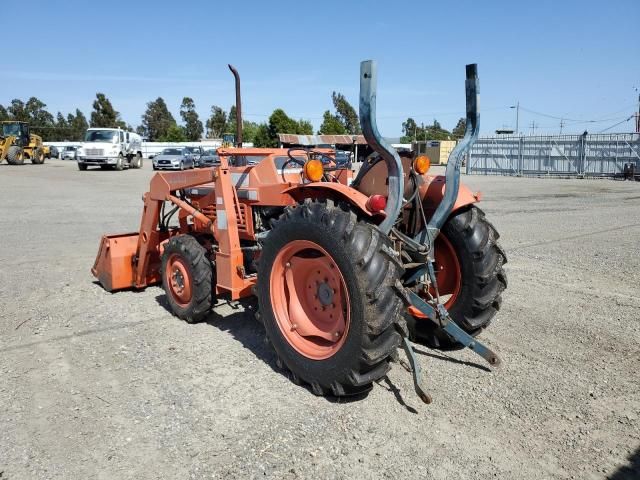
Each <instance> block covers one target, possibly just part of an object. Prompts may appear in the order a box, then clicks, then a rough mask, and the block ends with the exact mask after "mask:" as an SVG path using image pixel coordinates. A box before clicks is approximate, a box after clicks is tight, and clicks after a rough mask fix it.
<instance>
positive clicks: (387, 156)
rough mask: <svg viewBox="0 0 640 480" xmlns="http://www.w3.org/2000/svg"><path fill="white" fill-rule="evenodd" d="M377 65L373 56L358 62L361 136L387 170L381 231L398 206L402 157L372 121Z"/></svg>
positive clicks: (394, 216) (385, 229) (392, 220)
mask: <svg viewBox="0 0 640 480" xmlns="http://www.w3.org/2000/svg"><path fill="white" fill-rule="evenodd" d="M377 83H378V66H377V64H376V62H375V61H373V60H365V61H364V62H361V63H360V126H361V128H362V133H363V135H364V138H365V140H366V141H367V143H368V144H369V146H370V147H371V148H373V150H374V151H376V152H377V153H378V154H380V156H381V157H382V158H383V159H384V161H385V163H386V164H387V170H388V172H389V195H388V197H387V207H386V208H385V212H386V214H387V216H386V217H385V219H384V220H383V221H382V223H380V225H378V228H380V230H382V231H383V232H384V233H385V234H388V233H389V232H390V231H391V228H392V227H393V225H394V224H395V222H396V220H397V218H398V215H399V214H400V209H401V208H402V193H403V189H404V185H403V182H402V179H403V174H402V161H401V160H400V156H399V155H398V152H396V150H395V149H394V148H392V147H391V145H389V144H388V143H387V142H386V141H385V139H384V138H382V136H381V135H380V132H379V131H378V126H377V124H376V91H377Z"/></svg>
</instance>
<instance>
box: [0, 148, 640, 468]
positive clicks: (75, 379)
mask: <svg viewBox="0 0 640 480" xmlns="http://www.w3.org/2000/svg"><path fill="white" fill-rule="evenodd" d="M151 175H152V172H151V165H150V162H149V161H147V162H146V163H145V167H144V169H142V170H130V171H124V172H115V171H113V172H112V171H104V172H103V171H100V170H90V171H87V172H79V171H78V170H77V168H76V166H75V164H74V163H73V162H62V161H57V160H51V161H47V163H45V164H44V165H42V166H34V165H25V166H23V167H10V166H8V165H6V164H3V165H0V192H1V198H2V202H1V203H0V245H1V246H2V248H0V375H1V377H2V382H1V383H0V405H2V409H1V411H0V477H1V478H2V479H3V480H4V479H23V478H55V479H60V478H70V479H78V478H83V479H92V478H105V479H113V478H135V479H147V478H243V479H244V478H273V479H296V478H309V477H315V478H327V479H332V478H336V479H339V478H362V479H365V478H399V477H403V478H428V479H452V478H464V479H467V478H470V479H486V478H490V477H493V478H503V479H516V478H517V479H535V480H540V479H546V478H559V479H569V478H576V479H603V478H614V479H618V480H619V479H622V478H636V479H637V478H640V428H639V423H640V422H639V416H640V413H639V412H640V380H639V375H638V365H639V361H640V321H639V317H640V315H639V314H640V293H639V291H638V287H639V285H640V273H639V271H638V264H639V257H638V246H639V241H638V236H639V234H640V209H639V208H638V204H639V201H640V183H629V182H618V181H608V180H553V179H525V178H507V177H466V178H465V179H464V181H465V182H467V183H468V184H469V185H470V186H471V187H472V188H473V189H475V190H481V191H482V192H483V193H484V199H483V202H482V208H483V209H484V210H485V211H486V212H487V216H488V218H489V219H490V220H491V221H492V222H493V223H494V224H495V225H496V227H497V228H498V230H499V231H500V232H501V234H502V245H503V246H504V248H505V250H506V252H507V255H508V257H509V263H508V265H507V267H508V268H507V273H508V276H509V288H508V290H507V291H506V292H505V295H504V303H503V308H502V310H501V311H500V313H499V315H498V316H497V318H496V320H495V321H494V323H493V324H492V326H491V327H490V328H489V330H488V331H486V332H485V333H484V334H483V337H482V338H483V339H484V340H485V341H486V342H487V343H488V344H489V345H490V346H492V347H494V348H495V349H496V350H497V351H498V352H499V353H500V354H501V355H502V358H503V361H504V367H503V368H502V369H501V370H499V371H497V372H489V371H487V370H486V369H485V368H484V367H483V366H482V362H480V361H479V360H480V359H479V357H476V356H475V355H474V354H473V353H471V352H470V351H461V352H453V353H446V354H444V353H441V352H436V351H430V350H427V349H426V348H423V349H422V352H423V353H422V354H421V355H419V357H420V361H421V363H422V366H423V370H424V371H425V374H426V376H427V384H428V388H429V391H430V392H431V394H432V395H433V397H434V403H433V404H431V405H428V406H427V405H424V404H422V403H421V402H420V401H419V400H418V398H417V397H416V395H415V394H414V392H413V389H412V379H411V375H410V374H409V373H408V372H407V371H406V370H404V369H403V368H402V366H401V365H399V364H395V366H394V367H393V369H392V370H391V372H390V373H389V375H388V378H386V379H384V380H383V381H381V382H379V384H376V385H375V386H374V388H373V390H372V391H371V393H370V394H369V395H368V396H367V397H365V398H362V399H358V400H355V401H349V402H345V401H336V400H332V399H325V398H319V397H316V396H314V395H313V394H312V393H311V392H310V391H309V390H307V389H305V388H303V387H299V386H296V385H295V384H294V383H292V382H291V380H290V379H289V378H288V377H287V376H286V374H284V373H283V372H281V371H280V370H279V369H278V368H277V366H276V362H275V357H274V354H273V353H272V351H271V349H270V348H269V346H268V345H265V343H264V340H263V339H264V330H263V329H262V327H261V326H260V325H259V324H258V323H257V322H256V321H255V320H254V319H253V315H252V314H251V312H250V311H248V312H245V310H244V309H243V307H241V306H239V307H235V308H234V307H232V306H230V305H228V304H224V305H220V306H219V307H217V309H216V312H215V314H213V315H211V317H210V318H209V320H208V321H207V322H205V323H201V324H198V325H188V324H186V323H184V322H181V321H179V320H177V319H176V318H174V317H173V316H172V315H171V314H170V313H169V312H168V311H167V310H166V308H165V302H164V299H163V292H162V290H161V289H160V288H158V287H153V288H148V289H146V290H145V291H142V292H122V293H117V294H109V293H106V292H105V291H104V290H102V288H100V287H99V286H98V285H97V284H95V283H94V279H93V277H92V276H91V275H90V273H89V269H90V267H91V265H92V264H93V260H94V258H95V254H96V251H97V248H98V241H99V239H100V235H101V234H102V233H105V232H109V233H116V232H126V231H134V230H137V228H138V225H139V220H140V214H141V210H142V203H141V200H140V197H141V194H142V193H143V191H145V189H146V187H147V185H148V181H149V179H150V177H151Z"/></svg>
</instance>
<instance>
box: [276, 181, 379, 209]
mask: <svg viewBox="0 0 640 480" xmlns="http://www.w3.org/2000/svg"><path fill="white" fill-rule="evenodd" d="M282 193H286V194H288V195H289V196H291V197H292V198H293V199H294V200H296V201H302V200H303V199H305V198H332V199H340V200H345V201H346V202H349V203H350V204H352V205H354V206H355V207H356V208H357V209H358V210H360V211H361V212H362V213H363V214H364V215H366V216H367V217H374V216H375V217H379V218H384V216H385V215H384V213H382V212H381V213H377V214H374V213H372V212H371V211H370V210H369V209H368V208H367V200H369V197H368V196H367V195H365V194H363V193H360V192H359V191H357V190H356V189H354V188H351V187H347V186H346V185H344V184H342V183H337V182H313V183H307V184H304V185H296V186H294V187H290V188H287V189H285V190H283V191H282Z"/></svg>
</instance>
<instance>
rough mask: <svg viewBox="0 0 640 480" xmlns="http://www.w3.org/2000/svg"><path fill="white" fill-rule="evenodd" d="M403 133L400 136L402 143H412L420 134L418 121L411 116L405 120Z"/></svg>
mask: <svg viewBox="0 0 640 480" xmlns="http://www.w3.org/2000/svg"><path fill="white" fill-rule="evenodd" d="M402 133H404V135H403V136H402V137H400V143H411V142H413V141H414V140H415V139H416V138H417V136H418V125H417V124H416V121H415V120H414V119H413V118H411V117H409V118H407V120H406V121H405V122H402Z"/></svg>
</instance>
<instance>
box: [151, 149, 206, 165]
mask: <svg viewBox="0 0 640 480" xmlns="http://www.w3.org/2000/svg"><path fill="white" fill-rule="evenodd" d="M152 163H153V169H154V170H184V169H185V168H194V167H195V162H194V161H193V155H192V154H191V152H189V151H188V150H187V149H186V148H181V147H169V148H165V149H164V150H163V151H162V153H160V154H159V155H156V156H155V157H153V161H152Z"/></svg>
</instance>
